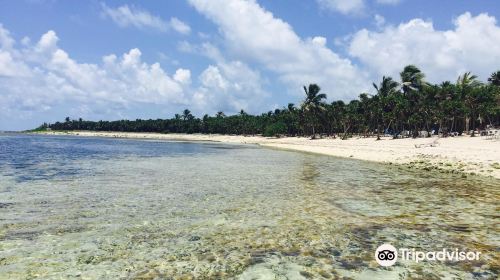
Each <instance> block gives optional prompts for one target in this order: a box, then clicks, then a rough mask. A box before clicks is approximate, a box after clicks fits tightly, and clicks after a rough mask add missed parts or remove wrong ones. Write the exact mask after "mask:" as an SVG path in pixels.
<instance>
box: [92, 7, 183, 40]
mask: <svg viewBox="0 0 500 280" xmlns="http://www.w3.org/2000/svg"><path fill="white" fill-rule="evenodd" d="M101 6H102V15H103V16H105V17H109V18H111V20H113V21H114V22H115V23H116V24H117V25H118V26H120V27H135V28H138V29H143V30H146V29H153V30H157V31H161V32H165V31H167V30H169V29H173V30H174V31H176V32H178V33H180V34H184V35H187V34H189V33H190V32H191V27H189V25H188V24H187V23H185V22H183V21H181V20H180V19H178V18H176V17H173V18H171V19H170V21H168V22H167V21H165V20H163V19H162V18H161V17H159V16H155V15H152V14H151V13H149V12H148V11H146V10H143V9H140V8H137V7H134V6H129V5H126V4H125V5H123V6H120V7H117V8H111V7H108V6H107V5H106V4H104V3H102V4H101Z"/></svg>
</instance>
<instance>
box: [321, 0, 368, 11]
mask: <svg viewBox="0 0 500 280" xmlns="http://www.w3.org/2000/svg"><path fill="white" fill-rule="evenodd" d="M317 2H318V4H319V6H320V7H321V8H323V9H327V10H332V11H336V12H340V13H342V14H359V13H361V12H362V11H363V10H364V9H365V2H364V0H317Z"/></svg>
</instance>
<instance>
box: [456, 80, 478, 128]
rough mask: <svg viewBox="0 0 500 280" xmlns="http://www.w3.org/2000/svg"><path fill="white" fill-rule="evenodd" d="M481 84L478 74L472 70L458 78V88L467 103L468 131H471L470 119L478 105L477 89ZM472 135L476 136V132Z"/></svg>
mask: <svg viewBox="0 0 500 280" xmlns="http://www.w3.org/2000/svg"><path fill="white" fill-rule="evenodd" d="M479 86H481V83H480V82H479V81H478V80H477V76H476V75H472V74H471V72H466V73H464V74H463V75H460V76H459V77H458V79H457V89H458V91H459V94H460V98H461V99H462V100H463V104H464V105H465V114H464V122H465V123H464V126H465V131H466V133H468V132H469V126H470V119H471V117H473V115H474V113H475V109H476V107H477V104H476V100H475V95H476V94H475V89H476V88H478V87H479ZM473 124H474V122H473ZM471 136H474V133H472V135H471Z"/></svg>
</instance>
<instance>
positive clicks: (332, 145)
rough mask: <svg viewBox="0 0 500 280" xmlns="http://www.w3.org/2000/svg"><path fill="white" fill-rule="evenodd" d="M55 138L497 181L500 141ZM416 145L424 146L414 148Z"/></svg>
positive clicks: (194, 136) (186, 136) (195, 136)
mask: <svg viewBox="0 0 500 280" xmlns="http://www.w3.org/2000/svg"><path fill="white" fill-rule="evenodd" d="M44 134H55V135H79V136H88V137H96V136H97V137H116V138H134V139H158V140H178V141H216V142H224V143H241V144H258V145H261V146H265V147H273V148H280V149H288V150H295V151H303V152H311V153H317V154H324V155H331V156H338V157H346V158H353V159H360V160H367V161H374V162H383V163H392V164H409V165H412V166H414V167H416V168H424V169H429V168H436V169H440V170H447V171H452V170H454V171H457V172H460V173H475V174H480V175H486V176H493V177H495V178H500V140H491V139H486V138H485V137H469V136H460V137H449V138H440V139H438V140H437V143H438V145H437V146H435V147H430V146H429V145H428V144H430V143H433V142H435V141H436V139H437V138H436V137H433V138H418V139H396V140H393V139H390V138H382V140H380V141H376V140H375V138H352V139H348V140H340V139H338V138H337V139H317V140H310V139H309V138H303V137H285V138H265V137H261V136H229V135H213V134H212V135H205V134H158V133H129V132H91V131H71V132H53V131H52V132H44ZM415 145H422V146H424V147H420V148H417V147H416V146H415Z"/></svg>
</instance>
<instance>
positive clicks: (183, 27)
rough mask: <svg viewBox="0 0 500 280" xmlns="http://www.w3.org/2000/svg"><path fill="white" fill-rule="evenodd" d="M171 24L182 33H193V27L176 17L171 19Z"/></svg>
mask: <svg viewBox="0 0 500 280" xmlns="http://www.w3.org/2000/svg"><path fill="white" fill-rule="evenodd" d="M170 26H171V27H172V29H174V30H175V31H177V32H179V33H181V34H184V35H187V34H189V33H191V27H189V25H187V24H186V23H185V22H183V21H181V20H180V19H178V18H176V17H173V18H171V19H170Z"/></svg>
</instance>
